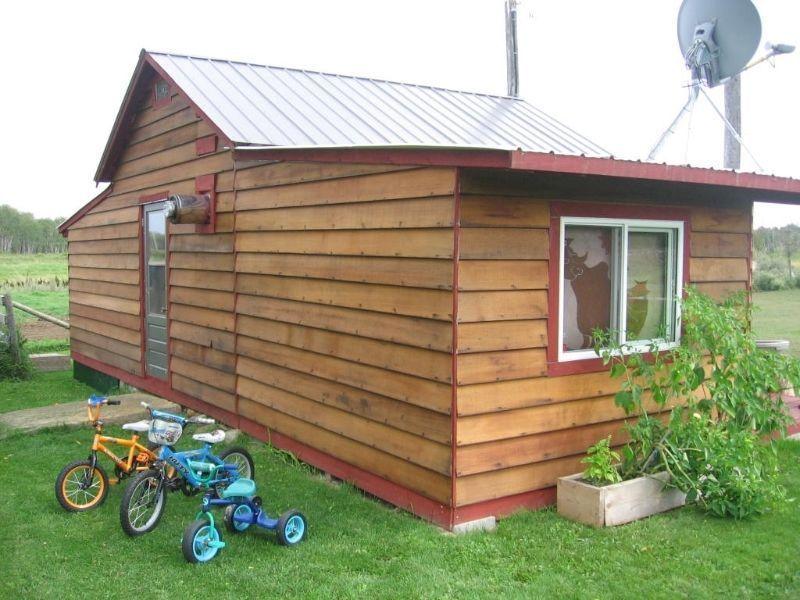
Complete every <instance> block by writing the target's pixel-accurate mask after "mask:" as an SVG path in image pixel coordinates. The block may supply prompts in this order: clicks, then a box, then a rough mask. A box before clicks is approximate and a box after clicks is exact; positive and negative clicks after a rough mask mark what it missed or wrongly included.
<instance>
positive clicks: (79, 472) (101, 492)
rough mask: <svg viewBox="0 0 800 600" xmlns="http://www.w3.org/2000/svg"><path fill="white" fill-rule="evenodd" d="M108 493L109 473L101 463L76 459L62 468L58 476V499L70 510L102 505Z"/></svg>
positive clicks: (87, 508)
mask: <svg viewBox="0 0 800 600" xmlns="http://www.w3.org/2000/svg"><path fill="white" fill-rule="evenodd" d="M107 495H108V475H106V472H105V470H103V467H101V466H100V465H97V464H96V465H95V466H94V469H92V463H91V462H90V461H88V460H76V461H75V462H71V463H69V464H68V465H67V466H66V467H64V468H63V469H61V472H60V473H59V474H58V477H56V499H57V500H58V503H59V504H60V505H61V506H62V507H64V508H65V509H66V510H68V511H70V512H80V511H84V510H91V509H93V508H97V507H98V506H100V505H101V504H102V503H103V501H104V500H105V499H106V496H107Z"/></svg>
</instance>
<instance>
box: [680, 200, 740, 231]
mask: <svg viewBox="0 0 800 600" xmlns="http://www.w3.org/2000/svg"><path fill="white" fill-rule="evenodd" d="M691 220H692V223H691V225H692V231H717V232H722V233H747V234H749V233H750V221H751V215H750V211H749V210H742V209H735V208H734V209H729V208H716V207H714V208H712V207H705V206H698V207H695V208H693V209H692V216H691Z"/></svg>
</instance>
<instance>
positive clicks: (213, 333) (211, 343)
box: [169, 321, 236, 352]
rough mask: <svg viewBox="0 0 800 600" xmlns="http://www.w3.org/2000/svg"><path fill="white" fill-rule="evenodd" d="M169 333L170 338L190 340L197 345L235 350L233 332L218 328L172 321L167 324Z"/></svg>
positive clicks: (224, 350)
mask: <svg viewBox="0 0 800 600" xmlns="http://www.w3.org/2000/svg"><path fill="white" fill-rule="evenodd" d="M169 335H170V338H174V339H179V340H184V341H186V342H192V343H193V344H197V345H198V346H205V347H207V348H213V349H215V350H221V351H223V352H234V351H235V346H236V344H235V338H236V336H235V335H234V334H233V333H230V332H227V331H220V330H219V329H211V328H209V327H201V326H199V325H192V324H191V323H182V322H181V321H172V322H170V324H169Z"/></svg>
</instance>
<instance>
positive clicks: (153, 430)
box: [147, 419, 183, 446]
mask: <svg viewBox="0 0 800 600" xmlns="http://www.w3.org/2000/svg"><path fill="white" fill-rule="evenodd" d="M182 434H183V427H182V426H181V424H180V423H175V422H174V421H165V420H163V419H153V420H152V421H151V423H150V429H149V430H148V432H147V439H148V440H150V441H151V442H153V443H154V444H158V445H159V446H171V445H173V444H175V443H177V442H178V440H179V439H181V435H182Z"/></svg>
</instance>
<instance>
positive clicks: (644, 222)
mask: <svg viewBox="0 0 800 600" xmlns="http://www.w3.org/2000/svg"><path fill="white" fill-rule="evenodd" d="M567 225H599V226H606V227H620V228H622V236H621V237H622V240H621V246H622V247H621V249H620V255H621V256H620V265H619V269H620V272H621V277H620V281H621V285H620V287H621V289H627V278H628V269H627V266H628V264H627V263H628V229H629V228H631V227H632V228H635V229H636V230H641V229H645V230H647V229H658V230H662V231H663V230H664V229H667V230H671V231H674V232H676V234H675V235H672V234H670V246H671V250H672V249H673V248H674V250H675V261H674V262H672V261H671V262H670V265H669V270H670V273H669V275H670V277H669V278H668V280H667V282H668V283H667V285H668V288H667V297H669V298H671V299H672V300H671V306H670V311H671V312H672V314H674V319H670V323H671V326H672V327H673V328H674V332H672V333H673V336H674V339H673V340H663V341H660V342H659V343H658V345H657V350H659V351H661V350H668V349H670V348H674V347H675V346H677V345H678V344H679V343H680V336H681V309H680V303H679V302H678V297H679V295H680V294H681V292H682V288H683V245H684V223H683V221H665V220H651V219H611V218H605V217H597V218H595V217H566V216H565V217H561V223H560V225H559V244H558V247H559V256H558V362H571V361H575V360H586V359H592V358H598V356H597V354H596V353H595V351H594V350H593V349H587V350H570V351H565V350H564V234H565V231H566V227H567ZM670 254H672V253H671V252H670ZM673 275H674V277H673ZM614 285H617V283H616V282H615V283H614ZM676 287H677V288H678V289H675V288H676ZM670 288H671V289H670ZM627 302H628V296H627V294H624V293H620V294H619V303H620V306H619V307H617V310H618V317H619V316H620V315H621V316H622V318H624V316H625V314H626V313H627ZM622 336H623V341H624V331H623V332H622ZM652 342H653V340H637V341H635V342H626V343H625V346H626V351H627V352H645V351H647V350H649V349H650V347H651V346H652Z"/></svg>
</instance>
